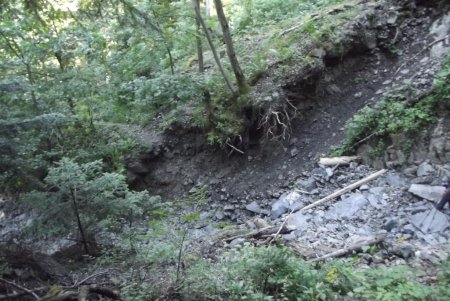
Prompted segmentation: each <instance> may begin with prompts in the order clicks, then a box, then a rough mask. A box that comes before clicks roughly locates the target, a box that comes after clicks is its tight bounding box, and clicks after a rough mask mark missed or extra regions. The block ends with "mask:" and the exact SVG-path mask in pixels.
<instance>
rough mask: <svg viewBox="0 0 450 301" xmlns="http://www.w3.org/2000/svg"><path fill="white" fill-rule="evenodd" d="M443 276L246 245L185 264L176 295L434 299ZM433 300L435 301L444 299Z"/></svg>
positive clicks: (446, 280)
mask: <svg viewBox="0 0 450 301" xmlns="http://www.w3.org/2000/svg"><path fill="white" fill-rule="evenodd" d="M446 264H447V265H448V262H447V263H446ZM443 271H445V265H444V268H443ZM447 274H448V273H446V272H443V273H442V275H443V276H442V277H441V282H440V283H439V285H438V286H436V287H433V286H426V285H423V284H420V283H419V282H417V280H416V279H415V278H416V277H418V276H420V273H418V272H417V271H414V270H413V269H411V268H409V267H403V266H397V267H390V268H375V269H363V270H358V269H355V268H354V267H353V266H352V265H351V264H350V263H342V262H337V261H332V262H330V263H327V264H324V265H322V266H318V267H315V266H313V265H311V264H309V263H307V262H305V261H303V260H301V259H299V258H298V257H297V256H295V255H294V254H293V253H292V252H291V251H290V250H288V249H286V248H284V247H281V248H280V247H276V246H269V247H251V246H246V247H244V248H242V249H241V250H238V251H237V250H234V251H231V252H230V253H228V254H226V256H225V257H224V259H223V260H222V261H220V262H218V263H211V262H208V261H204V260H202V261H199V262H197V264H195V265H193V266H192V267H190V268H189V269H188V270H187V274H186V278H185V281H184V286H183V288H182V291H181V298H182V299H183V300H339V299H341V298H343V299H344V300H380V301H381V300H435V299H436V296H438V293H439V296H441V294H442V295H443V296H447V295H448V293H449V292H448V283H449V278H448V277H447V276H448V275H447ZM444 291H446V292H444ZM445 294H447V295H445ZM437 298H438V299H436V300H444V299H439V298H440V297H437Z"/></svg>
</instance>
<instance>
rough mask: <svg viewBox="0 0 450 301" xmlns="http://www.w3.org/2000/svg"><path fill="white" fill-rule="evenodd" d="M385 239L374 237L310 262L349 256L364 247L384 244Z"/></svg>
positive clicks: (381, 236)
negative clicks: (348, 254)
mask: <svg viewBox="0 0 450 301" xmlns="http://www.w3.org/2000/svg"><path fill="white" fill-rule="evenodd" d="M385 238H386V237H385V236H384V235H380V236H376V237H374V238H372V239H369V240H366V241H363V242H360V243H357V244H354V245H353V246H350V247H346V248H343V249H340V250H337V251H334V252H332V253H329V254H326V255H323V256H320V257H317V258H314V259H311V260H309V261H310V262H317V261H322V260H325V259H328V258H334V257H339V256H342V255H345V254H347V253H349V252H351V251H355V250H359V249H361V248H362V247H364V246H372V245H375V244H378V243H380V242H382V241H383V240H384V239H385Z"/></svg>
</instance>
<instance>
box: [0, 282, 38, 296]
mask: <svg viewBox="0 0 450 301" xmlns="http://www.w3.org/2000/svg"><path fill="white" fill-rule="evenodd" d="M0 281H1V282H3V283H6V284H9V285H11V286H13V287H15V288H17V289H19V290H21V291H24V292H26V293H27V294H28V295H31V296H33V297H34V298H35V299H36V300H39V296H38V295H36V293H35V292H33V291H32V290H29V289H27V288H26V287H23V286H21V285H19V284H17V283H14V282H12V281H8V280H6V279H3V278H0Z"/></svg>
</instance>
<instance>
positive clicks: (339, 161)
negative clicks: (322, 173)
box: [319, 156, 361, 166]
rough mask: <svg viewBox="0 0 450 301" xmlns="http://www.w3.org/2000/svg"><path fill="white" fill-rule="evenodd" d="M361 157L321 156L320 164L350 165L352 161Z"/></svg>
mask: <svg viewBox="0 0 450 301" xmlns="http://www.w3.org/2000/svg"><path fill="white" fill-rule="evenodd" d="M359 160H361V157H359V156H342V157H333V158H320V160H319V164H322V165H325V166H335V165H348V164H350V162H353V161H359Z"/></svg>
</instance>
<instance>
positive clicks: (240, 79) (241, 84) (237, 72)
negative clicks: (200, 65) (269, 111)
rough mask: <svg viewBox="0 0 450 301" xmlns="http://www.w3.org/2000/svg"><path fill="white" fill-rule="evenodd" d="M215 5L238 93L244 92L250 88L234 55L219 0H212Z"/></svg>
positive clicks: (228, 29) (231, 40)
mask: <svg viewBox="0 0 450 301" xmlns="http://www.w3.org/2000/svg"><path fill="white" fill-rule="evenodd" d="M214 4H215V6H216V11H217V18H218V19H219V22H220V26H221V27H222V35H223V40H224V41H225V44H226V47H227V54H228V58H229V59H230V63H231V67H232V68H233V72H234V76H235V77H236V81H237V84H238V88H239V94H246V93H248V92H249V90H250V86H249V85H248V84H247V82H246V80H245V76H244V73H243V72H242V70H241V66H240V65H239V62H238V60H237V57H236V52H235V51H234V46H233V39H232V38H231V33H230V28H229V26H228V22H227V19H226V17H225V13H224V12H223V5H222V1H221V0H214Z"/></svg>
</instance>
